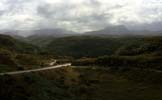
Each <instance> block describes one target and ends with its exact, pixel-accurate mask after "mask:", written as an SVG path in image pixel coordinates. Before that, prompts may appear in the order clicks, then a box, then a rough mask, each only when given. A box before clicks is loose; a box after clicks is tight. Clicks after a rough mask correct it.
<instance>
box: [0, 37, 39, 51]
mask: <svg viewBox="0 0 162 100" xmlns="http://www.w3.org/2000/svg"><path fill="white" fill-rule="evenodd" d="M0 49H7V50H9V51H13V52H18V53H33V52H37V51H38V48H37V47H36V46H34V45H31V44H29V43H25V42H23V41H20V40H18V39H15V38H13V37H11V36H8V35H2V34H1V35H0Z"/></svg>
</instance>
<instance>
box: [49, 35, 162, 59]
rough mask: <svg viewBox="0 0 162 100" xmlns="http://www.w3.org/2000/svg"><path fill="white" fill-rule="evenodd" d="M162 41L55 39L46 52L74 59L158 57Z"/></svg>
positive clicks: (151, 38) (137, 39) (92, 37)
mask: <svg viewBox="0 0 162 100" xmlns="http://www.w3.org/2000/svg"><path fill="white" fill-rule="evenodd" d="M161 39H162V37H131V36H130V37H129V36H128V37H97V36H73V37H65V38H58V39H54V40H53V41H52V42H51V43H49V44H48V45H47V46H46V51H48V52H50V53H53V54H55V55H60V56H72V57H98V56H104V55H127V56H133V55H141V54H155V55H156V54H157V55H158V54H159V53H160V52H161V51H162V46H161ZM160 54H161V53H160Z"/></svg>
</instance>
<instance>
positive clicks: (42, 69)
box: [0, 63, 71, 75]
mask: <svg viewBox="0 0 162 100" xmlns="http://www.w3.org/2000/svg"><path fill="white" fill-rule="evenodd" d="M66 66H71V63H66V64H61V65H55V66H50V67H43V68H37V69H30V70H22V71H13V72H4V73H0V75H16V74H23V73H30V72H38V71H44V70H50V69H55V68H60V67H66Z"/></svg>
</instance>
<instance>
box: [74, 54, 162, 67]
mask: <svg viewBox="0 0 162 100" xmlns="http://www.w3.org/2000/svg"><path fill="white" fill-rule="evenodd" d="M161 61H162V57H161V56H156V57H153V56H144V55H143V56H103V57H98V58H86V59H85V58H83V59H78V60H74V61H73V63H72V64H73V65H77V66H105V67H113V68H141V69H146V68H150V69H160V70H162V62H161Z"/></svg>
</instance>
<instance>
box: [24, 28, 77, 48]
mask: <svg viewBox="0 0 162 100" xmlns="http://www.w3.org/2000/svg"><path fill="white" fill-rule="evenodd" d="M73 35H78V33H75V32H72V31H67V30H63V29H41V30H34V31H33V33H32V35H30V36H28V37H26V40H27V41H28V42H30V43H32V44H35V45H38V46H42V45H43V46H44V45H46V44H48V43H49V42H51V41H52V40H53V39H55V38H60V37H67V36H73Z"/></svg>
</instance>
